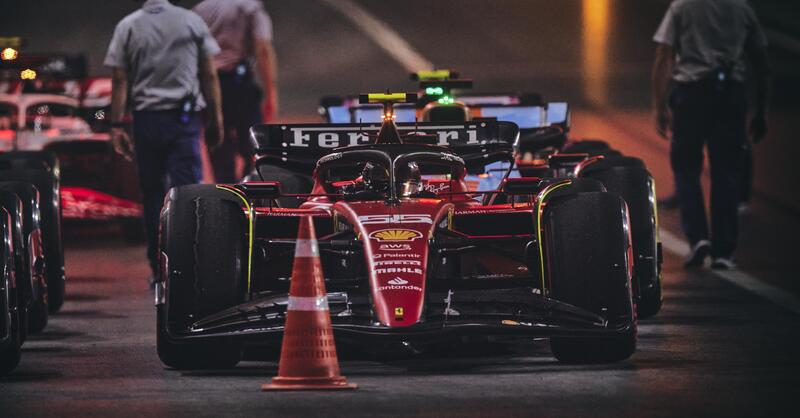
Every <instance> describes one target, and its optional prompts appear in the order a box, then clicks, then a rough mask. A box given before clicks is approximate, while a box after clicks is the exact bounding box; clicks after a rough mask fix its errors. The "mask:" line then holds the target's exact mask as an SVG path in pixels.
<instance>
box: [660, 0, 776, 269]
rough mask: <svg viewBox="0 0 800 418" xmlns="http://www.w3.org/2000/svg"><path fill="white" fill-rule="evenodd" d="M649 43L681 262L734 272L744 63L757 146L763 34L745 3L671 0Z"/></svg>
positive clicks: (761, 126) (764, 75)
mask: <svg viewBox="0 0 800 418" xmlns="http://www.w3.org/2000/svg"><path fill="white" fill-rule="evenodd" d="M653 39H654V40H655V42H656V43H657V44H658V45H657V47H656V58H655V63H654V65H653V73H652V89H653V105H654V107H655V113H656V126H657V130H658V132H659V134H660V135H661V136H663V137H664V138H668V133H669V131H670V130H671V131H672V141H671V149H670V161H671V165H672V170H673V172H674V176H675V187H676V194H677V196H678V203H679V207H680V215H681V224H682V227H683V230H684V232H685V233H686V235H687V237H688V239H689V243H690V245H691V251H690V253H689V255H688V257H687V259H686V261H685V263H684V264H685V265H686V266H687V267H697V266H701V265H703V264H704V262H705V259H706V258H707V257H708V256H709V255H711V256H712V258H713V261H712V264H711V266H712V268H716V269H731V268H734V267H735V264H734V263H733V259H732V257H733V253H734V250H735V249H736V240H737V228H738V220H737V206H738V203H739V201H740V196H741V190H742V187H743V185H742V184H741V183H742V178H743V177H744V176H743V175H742V173H741V170H742V161H743V150H744V149H745V145H746V142H747V141H748V131H747V122H746V114H747V100H746V92H745V86H744V81H745V74H746V70H747V61H749V62H750V63H751V64H752V70H753V76H754V79H755V86H756V103H755V108H754V109H753V110H754V112H753V117H752V119H751V121H750V126H749V131H750V132H749V133H750V137H751V140H752V141H753V142H754V143H755V142H758V141H760V140H761V139H762V138H763V137H764V136H765V135H766V132H767V122H766V103H767V82H768V67H767V58H766V46H767V41H766V37H765V36H764V33H763V32H762V30H761V27H760V25H759V23H758V20H757V19H756V16H755V14H754V13H753V10H752V9H751V8H750V6H749V5H748V4H747V3H746V2H745V1H744V0H675V1H673V2H672V4H671V5H670V7H669V9H668V10H667V13H666V15H665V16H664V19H663V20H662V22H661V25H660V26H659V28H658V31H657V32H656V34H655V36H654V37H653ZM671 84H672V86H673V88H672V91H671V94H668V92H669V90H670V89H669V88H670V85H671ZM704 147H705V148H707V149H708V157H709V161H710V164H711V228H710V234H709V227H708V221H707V220H706V209H705V203H704V200H703V191H702V187H701V185H700V174H701V172H702V167H703V148H704Z"/></svg>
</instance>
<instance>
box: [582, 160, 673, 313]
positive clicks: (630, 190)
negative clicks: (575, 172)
mask: <svg viewBox="0 0 800 418" xmlns="http://www.w3.org/2000/svg"><path fill="white" fill-rule="evenodd" d="M580 175H581V177H585V178H590V179H594V180H597V181H599V182H601V183H603V185H604V186H605V187H606V189H607V190H608V191H609V192H612V193H616V194H618V195H620V196H621V197H622V198H623V199H624V200H625V202H626V203H627V204H628V209H629V213H630V219H631V237H632V239H633V257H634V258H633V265H634V270H633V284H634V296H635V297H636V309H637V313H638V315H639V317H640V318H648V317H651V316H653V315H655V314H657V313H658V311H659V310H661V302H662V300H661V266H660V264H659V262H660V257H659V254H658V231H657V227H658V226H657V225H656V216H657V214H656V197H655V192H654V187H653V181H654V180H653V178H652V176H651V175H650V173H649V172H648V171H647V168H645V165H644V162H642V161H641V160H640V159H638V158H633V157H611V158H605V159H602V160H599V161H597V162H596V163H593V164H589V165H588V166H586V168H584V169H583V171H581V174H580Z"/></svg>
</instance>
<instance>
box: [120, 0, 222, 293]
mask: <svg viewBox="0 0 800 418" xmlns="http://www.w3.org/2000/svg"><path fill="white" fill-rule="evenodd" d="M137 2H142V0H138V1H137ZM174 2H176V1H173V3H174ZM143 3H144V4H143V5H142V7H141V9H140V10H137V11H136V12H134V13H131V14H130V15H128V16H126V17H125V18H124V19H122V20H121V21H120V22H119V23H118V24H117V27H116V29H115V30H114V35H113V37H112V39H111V44H110V45H109V47H108V53H107V55H106V58H105V65H106V66H108V67H110V68H111V69H112V71H113V76H112V96H111V123H112V125H111V126H112V129H111V142H112V144H113V146H114V149H115V150H116V151H117V152H118V153H120V154H122V155H124V156H126V157H127V158H132V157H133V155H134V154H135V157H136V163H137V168H138V172H139V183H140V186H141V189H142V194H143V204H144V218H145V228H146V232H147V256H148V259H149V261H150V268H151V269H152V273H153V277H156V276H157V274H158V261H157V260H158V258H157V252H158V228H159V215H160V211H161V206H162V203H163V201H164V196H165V194H166V192H167V190H169V189H170V188H171V187H175V186H181V185H185V184H194V183H199V182H200V181H201V179H202V160H201V154H200V142H199V137H200V131H201V121H200V116H199V114H198V111H199V110H200V109H203V108H205V109H206V115H207V122H208V126H207V127H206V129H205V139H206V143H207V144H208V145H209V147H210V148H213V147H214V146H215V145H217V144H218V143H219V141H220V138H221V137H222V123H223V121H222V111H221V108H220V100H221V99H220V90H219V81H218V80H217V74H216V71H215V68H214V62H213V56H214V55H216V54H217V53H219V46H218V45H217V43H216V41H215V40H214V38H213V37H212V36H211V33H210V32H209V31H208V27H207V26H206V24H205V23H204V22H203V20H202V19H201V18H200V17H199V16H197V15H196V14H194V13H193V12H191V11H189V10H186V9H184V8H181V7H178V6H175V5H173V4H171V2H169V1H167V0H147V1H144V2H143ZM129 91H130V93H129ZM201 93H202V94H201ZM129 101H130V105H131V106H132V108H133V140H131V138H130V137H129V136H128V134H127V131H126V129H125V128H126V127H127V126H126V124H125V122H124V121H123V118H124V114H125V108H126V105H127V104H128V102H129ZM151 280H152V279H151ZM151 283H152V281H151Z"/></svg>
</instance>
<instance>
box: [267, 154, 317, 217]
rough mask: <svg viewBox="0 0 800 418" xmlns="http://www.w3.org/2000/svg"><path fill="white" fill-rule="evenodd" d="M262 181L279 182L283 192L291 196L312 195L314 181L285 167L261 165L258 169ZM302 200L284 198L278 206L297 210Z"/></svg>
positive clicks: (280, 199) (279, 201)
mask: <svg viewBox="0 0 800 418" xmlns="http://www.w3.org/2000/svg"><path fill="white" fill-rule="evenodd" d="M257 170H258V175H259V176H260V177H261V181H279V182H280V183H281V191H282V192H283V193H289V194H303V193H311V187H312V186H313V181H312V180H311V178H310V177H308V176H304V175H300V174H297V173H295V172H292V171H290V170H287V169H285V168H283V167H279V166H277V165H272V164H260V165H258V167H257ZM300 203H302V202H301V200H299V199H297V198H295V197H282V198H279V199H278V204H279V205H280V206H281V207H283V208H297V207H299V206H300Z"/></svg>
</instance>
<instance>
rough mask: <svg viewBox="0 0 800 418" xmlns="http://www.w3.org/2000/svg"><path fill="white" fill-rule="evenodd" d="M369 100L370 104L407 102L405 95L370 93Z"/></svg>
mask: <svg viewBox="0 0 800 418" xmlns="http://www.w3.org/2000/svg"><path fill="white" fill-rule="evenodd" d="M367 99H368V100H369V102H370V103H381V102H389V101H395V102H404V101H405V100H406V94H405V93H370V94H368V95H367Z"/></svg>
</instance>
